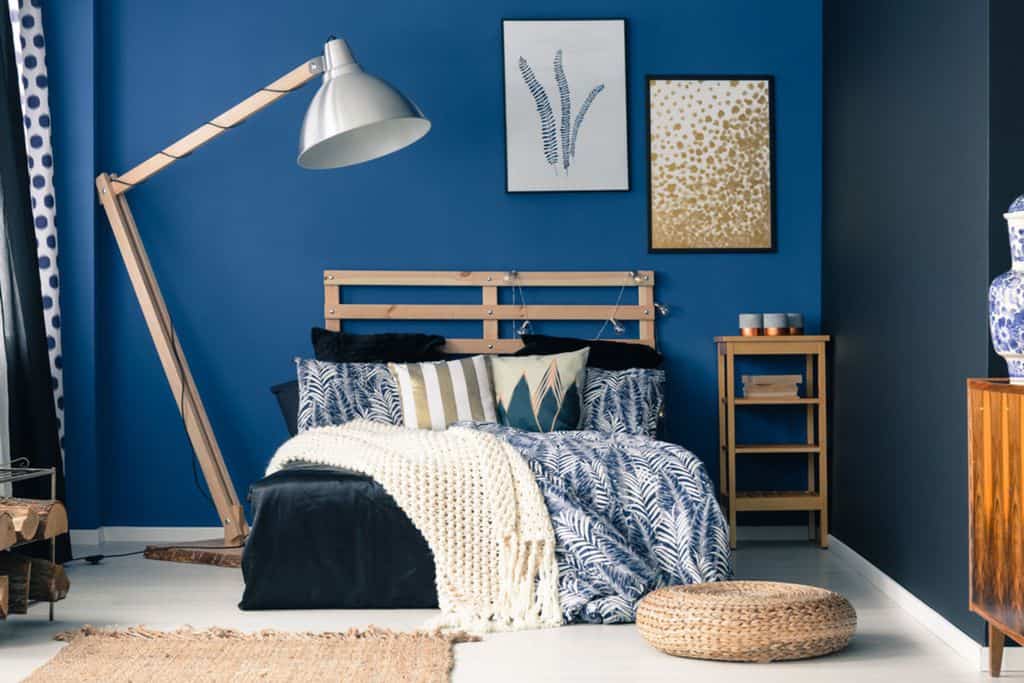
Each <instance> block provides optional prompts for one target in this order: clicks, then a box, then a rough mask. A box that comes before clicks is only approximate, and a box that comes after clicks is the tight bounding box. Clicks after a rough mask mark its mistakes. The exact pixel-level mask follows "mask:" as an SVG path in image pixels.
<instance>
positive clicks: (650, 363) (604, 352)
mask: <svg viewBox="0 0 1024 683" xmlns="http://www.w3.org/2000/svg"><path fill="white" fill-rule="evenodd" d="M521 338H522V340H523V348H521V349H520V350H518V351H516V353H515V355H517V356H534V355H546V354H551V353H565V352H566V351H575V350H577V349H582V348H583V347H585V346H589V347H590V355H589V356H588V357H587V367H591V368H601V369H602V370H628V369H629V368H656V367H658V366H659V365H661V361H662V357H661V354H660V353H658V352H657V351H656V350H654V349H652V348H651V347H650V346H647V345H646V344H629V343H627V342H617V341H609V340H605V339H600V340H597V341H593V340H590V339H576V338H575V337H548V336H546V335H543V334H524V335H523V336H522V337H521Z"/></svg>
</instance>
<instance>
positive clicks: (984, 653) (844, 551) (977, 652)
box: [829, 535, 1024, 671]
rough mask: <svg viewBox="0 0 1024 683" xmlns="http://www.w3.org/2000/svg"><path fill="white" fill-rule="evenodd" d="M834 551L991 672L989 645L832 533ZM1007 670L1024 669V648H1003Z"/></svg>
mask: <svg viewBox="0 0 1024 683" xmlns="http://www.w3.org/2000/svg"><path fill="white" fill-rule="evenodd" d="M829 540H830V541H831V548H832V552H834V553H835V554H836V555H838V556H839V557H840V558H841V559H842V560H843V562H845V563H847V564H848V565H849V566H850V567H852V568H853V570H854V571H856V572H857V573H858V574H860V575H861V576H863V577H864V578H865V579H867V580H868V582H869V583H870V584H871V585H873V586H874V587H875V588H877V589H878V590H879V591H881V592H882V593H883V594H884V595H886V596H887V597H888V598H889V599H890V600H892V601H893V602H895V603H896V605H897V606H899V607H900V608H901V609H903V610H904V611H905V612H907V614H909V615H910V616H911V617H912V618H913V619H914V620H915V621H917V622H918V623H920V624H921V625H922V626H924V627H925V628H926V629H928V630H929V631H931V633H932V634H933V635H934V636H935V637H937V638H938V639H939V640H941V641H942V642H944V643H946V645H948V646H949V647H951V648H953V650H955V651H956V653H957V654H959V655H960V656H961V657H964V658H965V659H967V660H969V661H970V662H971V663H972V664H974V665H976V666H977V667H978V669H979V670H980V671H988V648H987V647H984V646H982V645H981V644H979V643H978V642H977V641H975V640H974V638H971V637H970V636H969V635H967V634H966V633H964V632H963V631H961V630H960V629H959V628H957V627H956V626H955V625H953V623H952V622H950V621H949V620H948V619H946V618H945V617H944V616H942V615H941V614H939V613H938V612H936V611H935V610H933V609H932V608H931V607H929V606H928V605H926V604H925V603H924V602H922V601H921V600H920V598H918V597H917V596H915V595H914V594H913V593H911V592H910V591H908V590H907V589H906V588H904V587H903V586H901V585H900V584H898V583H897V582H896V581H895V580H893V579H892V577H890V576H889V575H888V574H886V573H885V572H883V571H882V570H881V569H879V568H878V567H876V566H875V565H873V564H871V563H870V562H869V561H868V560H866V559H865V558H864V557H862V556H861V555H860V554H859V553H857V551H855V550H854V549H853V548H851V547H850V546H848V545H846V544H845V543H843V542H842V541H840V540H839V539H838V538H836V537H835V536H832V535H829ZM1003 671H1024V648H1020V647H1007V648H1006V649H1005V650H1003Z"/></svg>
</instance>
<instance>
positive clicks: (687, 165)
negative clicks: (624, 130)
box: [647, 75, 776, 252]
mask: <svg viewBox="0 0 1024 683" xmlns="http://www.w3.org/2000/svg"><path fill="white" fill-rule="evenodd" d="M773 91H774V87H773V79H772V77H771V76H722V75H716V76H648V77H647V117H648V119H647V144H648V148H647V153H648V161H649V166H650V182H649V185H648V187H649V212H648V216H649V219H648V220H649V224H648V229H649V232H648V235H649V250H650V251H651V252H694V251H696V252H700V251H733V252H758V251H761V252H764V251H775V249H776V237H775V153H774V146H775V144H774V102H773V97H774V95H773Z"/></svg>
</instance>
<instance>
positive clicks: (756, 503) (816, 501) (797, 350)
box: [715, 335, 829, 548]
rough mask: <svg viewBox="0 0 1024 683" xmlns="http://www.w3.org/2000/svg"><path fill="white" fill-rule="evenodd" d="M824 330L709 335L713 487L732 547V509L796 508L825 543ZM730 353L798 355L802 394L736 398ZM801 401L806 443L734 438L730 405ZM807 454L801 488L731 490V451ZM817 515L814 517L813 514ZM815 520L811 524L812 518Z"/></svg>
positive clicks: (733, 472) (733, 358)
mask: <svg viewBox="0 0 1024 683" xmlns="http://www.w3.org/2000/svg"><path fill="white" fill-rule="evenodd" d="M828 341H829V336H828V335H793V336H782V337H715V345H716V346H717V347H718V443H719V447H718V461H719V480H718V481H719V483H718V489H719V493H720V494H721V496H722V500H723V503H724V504H725V506H726V508H727V510H728V514H729V542H730V544H731V545H732V547H733V548H735V547H736V513H737V512H754V511H767V510H771V511H779V510H799V511H806V512H807V513H808V535H809V536H810V538H811V539H817V541H818V543H819V545H821V547H822V548H827V547H828V453H827V447H826V443H827V437H828V423H827V417H826V411H825V406H826V402H827V398H828V394H827V392H826V382H825V344H826V343H827V342H828ZM736 356H804V357H805V359H806V368H805V371H804V382H803V384H804V390H803V393H804V395H803V396H801V397H799V398H741V397H738V396H737V395H736V391H737V390H736V385H737V381H736V379H737V378H736ZM744 406H803V408H804V410H805V411H806V414H807V442H806V443H795V444H792V443H791V444H740V443H736V408H738V407H744ZM801 453H803V454H806V455H807V490H806V491H737V490H736V456H738V455H741V456H744V457H757V456H768V457H771V456H776V455H792V454H801ZM816 518H817V519H816ZM815 522H817V524H816V523H815Z"/></svg>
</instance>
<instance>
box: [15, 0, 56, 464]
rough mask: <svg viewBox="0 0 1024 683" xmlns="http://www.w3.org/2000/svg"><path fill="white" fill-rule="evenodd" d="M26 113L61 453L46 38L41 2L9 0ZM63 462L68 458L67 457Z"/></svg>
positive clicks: (34, 214) (33, 204) (23, 106)
mask: <svg viewBox="0 0 1024 683" xmlns="http://www.w3.org/2000/svg"><path fill="white" fill-rule="evenodd" d="M7 2H8V9H9V11H10V18H11V28H12V33H13V35H14V51H15V57H16V59H17V61H18V75H19V76H20V77H21V78H20V86H21V110H22V112H23V113H24V115H25V119H24V121H25V148H26V151H27V152H28V155H27V156H28V172H29V182H30V187H31V192H32V218H33V220H34V221H35V226H36V253H37V256H38V258H39V281H40V284H41V286H42V287H41V289H42V294H43V316H44V317H45V319H46V343H47V346H48V347H49V354H50V377H51V381H52V383H53V400H54V403H55V405H56V408H57V420H58V422H59V431H60V444H61V450H62V451H63V448H64V373H63V371H62V369H61V335H60V323H61V320H60V273H59V272H58V271H57V208H56V207H57V204H56V200H55V198H54V192H53V147H52V145H51V144H50V102H49V91H48V88H47V82H46V38H45V37H44V36H43V15H42V9H41V5H42V2H41V0H7ZM62 460H63V459H62Z"/></svg>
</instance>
